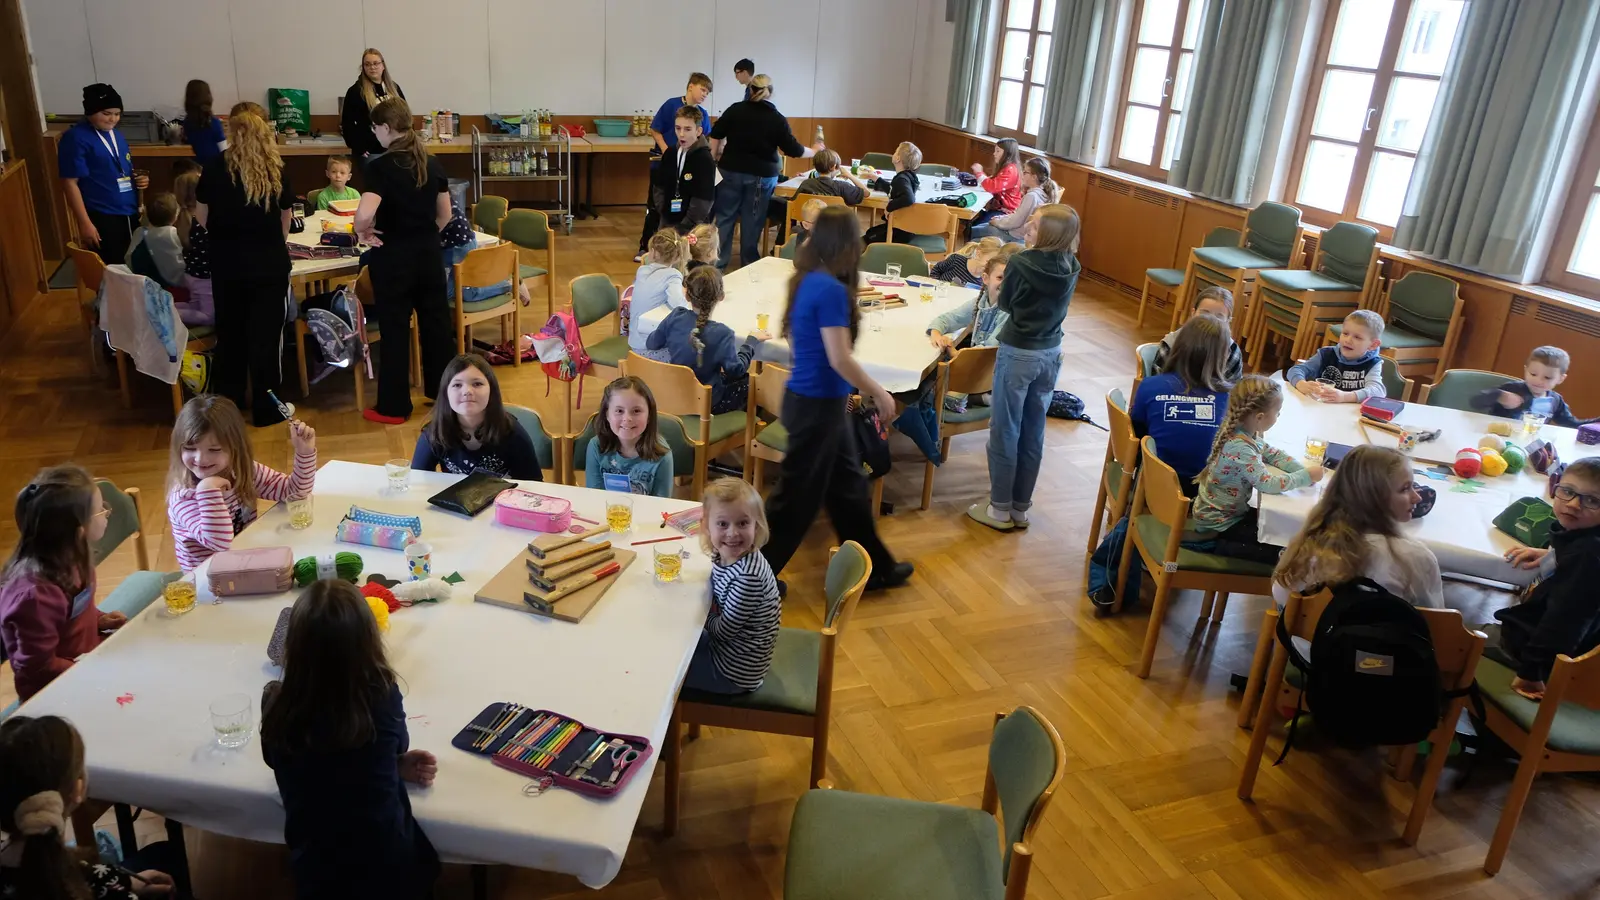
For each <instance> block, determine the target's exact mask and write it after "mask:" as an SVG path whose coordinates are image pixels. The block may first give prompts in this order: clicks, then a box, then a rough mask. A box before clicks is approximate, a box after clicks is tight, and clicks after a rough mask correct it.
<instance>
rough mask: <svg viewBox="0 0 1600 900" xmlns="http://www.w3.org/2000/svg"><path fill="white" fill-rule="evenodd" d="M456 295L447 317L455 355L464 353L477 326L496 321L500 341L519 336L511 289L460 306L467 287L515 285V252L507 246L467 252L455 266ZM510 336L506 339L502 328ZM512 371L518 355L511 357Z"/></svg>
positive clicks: (519, 316)
mask: <svg viewBox="0 0 1600 900" xmlns="http://www.w3.org/2000/svg"><path fill="white" fill-rule="evenodd" d="M455 280H456V292H455V296H453V297H451V298H450V313H451V315H452V316H453V317H454V318H455V323H456V352H457V353H465V352H467V332H468V329H470V328H471V327H472V326H473V325H475V324H477V323H478V322H487V321H489V320H490V319H498V320H500V339H501V340H502V341H505V340H508V339H514V338H516V337H517V336H518V335H521V334H522V304H521V303H518V302H517V291H516V289H515V288H511V289H509V290H507V291H506V292H505V293H503V294H496V295H495V296H493V297H485V298H483V299H482V300H471V301H467V302H462V299H461V292H462V291H463V290H464V289H466V288H469V287H494V286H495V285H498V284H508V285H514V284H516V283H517V248H516V247H514V246H512V245H511V244H504V243H502V244H500V245H498V246H495V247H479V248H478V249H476V250H468V251H467V255H466V257H465V258H464V259H462V260H461V262H458V263H456V264H455ZM507 325H509V326H510V327H511V335H510V337H509V338H508V336H507V335H506V326H507ZM511 364H512V366H513V367H520V366H521V365H522V354H520V353H513V354H511Z"/></svg>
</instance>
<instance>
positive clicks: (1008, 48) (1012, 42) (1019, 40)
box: [1000, 31, 1028, 81]
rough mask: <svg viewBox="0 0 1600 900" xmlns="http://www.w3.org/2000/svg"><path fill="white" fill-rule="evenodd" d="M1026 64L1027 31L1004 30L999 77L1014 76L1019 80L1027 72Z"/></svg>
mask: <svg viewBox="0 0 1600 900" xmlns="http://www.w3.org/2000/svg"><path fill="white" fill-rule="evenodd" d="M1027 66H1028V33H1027V32H1026V31H1008V32H1006V41H1005V44H1003V45H1002V46H1001V48H1000V77H1001V78H1015V79H1017V80H1018V81H1021V80H1022V78H1023V77H1024V76H1025V75H1026V74H1027V71H1028V69H1027Z"/></svg>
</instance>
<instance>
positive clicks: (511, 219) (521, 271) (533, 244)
mask: <svg viewBox="0 0 1600 900" xmlns="http://www.w3.org/2000/svg"><path fill="white" fill-rule="evenodd" d="M500 237H501V238H503V239H505V240H508V241H510V242H511V243H513V244H515V245H516V246H517V278H518V279H519V280H521V281H523V282H532V283H534V284H530V285H529V287H528V290H529V291H532V290H533V288H534V286H535V284H536V283H537V282H540V281H543V282H544V297H545V300H544V315H545V318H546V319H548V318H550V316H551V315H552V314H553V313H554V312H555V311H556V238H555V233H554V232H552V231H551V230H550V219H549V218H548V217H546V216H545V214H544V213H542V212H540V211H539V210H537V209H513V210H512V211H510V212H509V213H506V217H505V220H504V221H502V222H501V223H500ZM528 259H531V260H533V261H534V262H537V263H539V265H530V264H528V263H527V262H524V260H528Z"/></svg>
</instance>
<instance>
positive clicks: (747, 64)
mask: <svg viewBox="0 0 1600 900" xmlns="http://www.w3.org/2000/svg"><path fill="white" fill-rule="evenodd" d="M733 70H734V71H735V72H749V73H750V74H751V75H754V74H755V73H756V64H755V63H754V62H751V61H750V60H749V59H741V60H739V61H738V62H736V63H734V64H733Z"/></svg>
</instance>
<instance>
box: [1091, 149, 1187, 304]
mask: <svg viewBox="0 0 1600 900" xmlns="http://www.w3.org/2000/svg"><path fill="white" fill-rule="evenodd" d="M1182 205H1183V201H1182V200H1181V199H1179V198H1178V197H1175V196H1173V195H1170V194H1164V193H1162V192H1159V191H1154V190H1151V189H1149V188H1144V187H1139V186H1137V185H1134V184H1130V183H1128V182H1126V181H1122V180H1119V179H1113V178H1106V177H1104V176H1101V175H1090V176H1089V188H1088V196H1087V198H1086V199H1085V201H1084V205H1083V207H1082V217H1083V222H1084V229H1083V241H1082V251H1081V252H1080V253H1079V256H1080V258H1081V259H1082V260H1083V265H1084V268H1086V269H1091V270H1093V271H1095V272H1098V273H1099V274H1101V275H1105V276H1107V277H1109V278H1111V279H1113V280H1114V281H1116V282H1118V283H1119V284H1120V285H1122V286H1123V287H1125V288H1127V289H1128V290H1131V291H1132V292H1133V295H1134V296H1137V295H1138V290H1139V285H1140V284H1142V283H1143V282H1144V270H1145V269H1148V268H1156V267H1165V266H1166V265H1167V264H1168V262H1169V261H1170V260H1171V259H1172V257H1173V253H1174V249H1173V248H1174V247H1176V246H1177V241H1178V228H1179V225H1180V224H1181V221H1180V220H1181V219H1182V209H1181V206H1182ZM1124 293H1127V291H1126V290H1125V291H1124Z"/></svg>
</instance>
